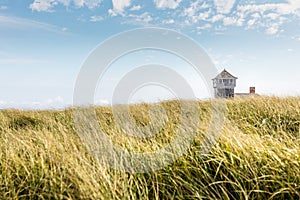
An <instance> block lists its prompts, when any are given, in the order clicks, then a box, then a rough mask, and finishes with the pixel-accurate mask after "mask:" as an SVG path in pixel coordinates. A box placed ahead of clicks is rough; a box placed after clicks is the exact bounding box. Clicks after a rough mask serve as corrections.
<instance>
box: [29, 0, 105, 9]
mask: <svg viewBox="0 0 300 200" xmlns="http://www.w3.org/2000/svg"><path fill="white" fill-rule="evenodd" d="M71 1H72V0H34V1H33V3H32V4H30V5H29V8H31V10H34V11H38V12H54V10H53V8H54V7H55V6H56V5H58V4H62V5H64V6H70V4H71ZM101 2H102V0H73V3H74V5H75V6H76V7H78V8H81V7H83V6H86V7H88V8H89V9H92V8H95V7H97V6H99V4H100V3H101Z"/></svg>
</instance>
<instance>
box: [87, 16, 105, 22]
mask: <svg viewBox="0 0 300 200" xmlns="http://www.w3.org/2000/svg"><path fill="white" fill-rule="evenodd" d="M103 20H104V17H102V16H98V15H94V16H91V17H90V21H91V22H100V21H103Z"/></svg>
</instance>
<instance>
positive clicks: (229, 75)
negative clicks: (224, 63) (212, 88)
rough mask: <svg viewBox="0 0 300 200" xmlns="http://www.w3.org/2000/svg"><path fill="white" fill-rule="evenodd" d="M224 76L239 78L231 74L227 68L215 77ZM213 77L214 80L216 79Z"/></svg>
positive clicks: (221, 77) (220, 77)
mask: <svg viewBox="0 0 300 200" xmlns="http://www.w3.org/2000/svg"><path fill="white" fill-rule="evenodd" d="M223 78H229V79H230V78H232V79H237V77H235V76H233V75H232V74H230V73H229V72H228V71H226V69H224V70H223V71H222V72H221V73H220V74H218V75H217V76H216V77H215V78H214V79H223ZM214 79H213V80H214Z"/></svg>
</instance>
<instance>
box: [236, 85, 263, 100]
mask: <svg viewBox="0 0 300 200" xmlns="http://www.w3.org/2000/svg"><path fill="white" fill-rule="evenodd" d="M257 95H258V94H256V93H255V87H250V88H249V93H235V96H236V97H241V98H243V97H250V96H257Z"/></svg>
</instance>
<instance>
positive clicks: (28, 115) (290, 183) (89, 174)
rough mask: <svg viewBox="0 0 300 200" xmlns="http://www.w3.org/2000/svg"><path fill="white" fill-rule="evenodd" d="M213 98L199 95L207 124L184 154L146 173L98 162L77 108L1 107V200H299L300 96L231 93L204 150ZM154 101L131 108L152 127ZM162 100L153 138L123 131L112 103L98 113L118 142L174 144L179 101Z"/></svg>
mask: <svg viewBox="0 0 300 200" xmlns="http://www.w3.org/2000/svg"><path fill="white" fill-rule="evenodd" d="M210 105H211V103H210V102H209V101H204V102H199V108H200V110H201V114H200V116H199V117H200V119H201V124H200V125H199V126H200V129H199V132H198V133H197V136H196V138H195V141H194V142H193V144H192V146H191V147H190V149H189V150H188V151H187V152H186V153H185V154H184V155H183V156H182V157H181V158H180V159H178V160H177V161H176V162H175V163H173V164H172V165H171V166H167V167H165V168H163V169H161V170H159V171H155V172H151V173H139V174H129V173H126V172H120V171H116V170H113V169H110V168H108V167H105V166H103V165H101V164H99V162H97V160H96V159H95V158H94V157H93V156H92V155H91V154H90V153H89V152H88V151H87V150H86V149H85V147H84V146H83V145H82V142H81V140H80V138H79V137H78V135H77V133H76V130H75V126H74V121H73V117H72V109H67V110H64V111H19V110H2V111H1V112H0V137H1V138H0V143H1V146H0V148H1V151H0V170H1V173H0V199H22V198H23V199H300V98H298V97H290V98H276V97H257V98H250V99H233V100H227V117H226V122H225V125H224V128H223V131H222V133H223V134H222V136H221V138H220V139H219V142H218V143H217V144H216V145H215V146H214V147H213V148H212V150H211V152H210V153H209V154H206V155H203V156H201V157H200V156H199V150H200V148H201V142H202V140H203V134H204V133H205V132H206V131H207V129H208V126H209V122H210V113H211V106H210ZM149 107H150V106H149V105H147V104H139V105H134V106H131V108H130V110H131V112H132V116H133V118H134V119H135V121H136V123H137V124H139V125H140V126H146V125H150V127H151V123H150V120H149V118H150V116H149V112H148V110H149ZM163 107H164V108H165V112H166V114H167V116H168V118H169V120H168V121H167V122H166V123H167V125H166V127H165V128H164V129H163V130H161V132H160V133H159V134H158V135H157V136H155V137H154V138H152V139H150V140H147V141H136V140H135V139H130V137H128V136H124V135H123V134H121V132H120V131H119V129H118V128H117V127H116V123H115V121H114V117H113V114H112V110H111V108H109V107H99V108H96V113H97V116H98V119H99V123H100V125H101V127H103V129H104V130H105V132H106V134H107V135H108V136H109V137H110V138H111V140H112V141H113V142H114V143H115V144H116V145H120V146H122V147H124V148H127V149H130V150H133V149H134V150H138V151H147V150H149V149H151V150H155V149H157V148H160V147H161V146H163V145H164V144H166V143H168V142H169V141H170V139H171V138H172V135H173V134H174V133H173V131H174V130H175V129H176V128H177V126H178V120H179V118H180V116H179V113H180V108H179V104H178V102H176V101H169V102H163ZM122 135H123V136H122Z"/></svg>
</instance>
